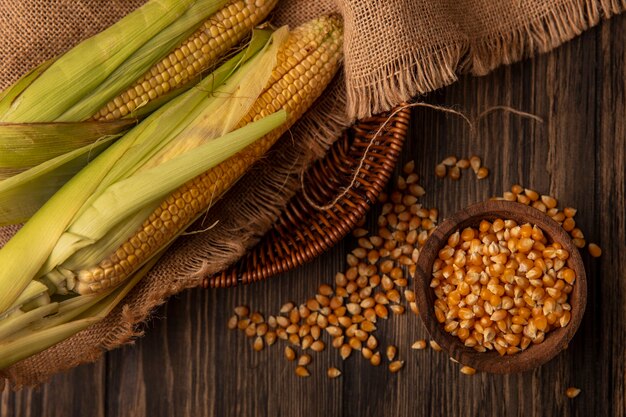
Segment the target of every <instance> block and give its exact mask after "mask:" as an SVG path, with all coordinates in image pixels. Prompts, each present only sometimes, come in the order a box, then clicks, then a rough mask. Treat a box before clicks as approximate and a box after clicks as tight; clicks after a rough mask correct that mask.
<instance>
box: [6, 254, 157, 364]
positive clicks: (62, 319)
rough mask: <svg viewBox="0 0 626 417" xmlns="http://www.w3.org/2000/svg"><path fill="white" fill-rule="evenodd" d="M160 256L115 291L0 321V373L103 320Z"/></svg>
mask: <svg viewBox="0 0 626 417" xmlns="http://www.w3.org/2000/svg"><path fill="white" fill-rule="evenodd" d="M164 252H165V249H164V250H162V251H161V252H159V253H158V254H156V255H155V256H154V257H152V258H151V259H150V260H149V261H148V262H146V264H145V265H143V266H142V267H141V268H140V269H139V270H138V271H137V272H136V273H135V274H133V276H132V277H131V278H130V279H128V280H127V281H126V282H124V283H123V284H122V285H120V286H118V287H116V288H112V289H110V290H108V291H104V292H102V293H100V294H91V295H81V296H76V297H73V298H70V299H68V300H65V301H62V302H55V303H51V304H49V305H47V306H43V307H40V308H38V309H36V310H33V311H31V312H28V313H23V314H21V315H16V317H11V318H9V319H7V320H4V321H0V369H5V368H7V367H9V366H11V365H13V364H14V363H16V362H18V361H20V360H22V359H24V358H27V357H29V356H31V355H34V354H36V353H39V352H41V351H43V350H45V349H48V348H49V347H51V346H54V345H55V344H57V343H60V342H62V341H63V340H65V339H67V338H68V337H71V336H73V335H75V334H77V333H78V332H80V331H82V330H85V329H86V328H88V327H89V326H91V325H93V324H95V323H98V322H99V321H101V320H102V319H104V318H105V317H106V316H107V315H109V314H110V313H111V311H112V310H113V309H114V308H115V307H116V306H117V305H118V304H119V303H120V302H122V300H123V299H124V297H126V295H128V293H129V292H130V291H131V290H132V289H133V288H134V287H135V286H136V285H137V283H139V281H140V280H141V279H143V278H144V277H145V275H146V274H147V273H148V272H149V271H150V269H152V267H153V266H154V265H155V264H156V262H157V261H158V260H159V258H160V257H161V256H162V255H163V253H164ZM24 350H25V351H24Z"/></svg>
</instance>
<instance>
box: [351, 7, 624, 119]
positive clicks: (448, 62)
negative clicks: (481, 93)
mask: <svg viewBox="0 0 626 417" xmlns="http://www.w3.org/2000/svg"><path fill="white" fill-rule="evenodd" d="M624 10H626V1H624V0H576V1H573V2H570V3H566V4H563V5H561V6H560V7H558V8H552V9H550V10H549V11H548V12H547V13H546V14H545V15H543V16H539V17H537V18H536V19H534V20H531V21H530V22H528V23H527V24H525V25H523V26H522V27H520V28H518V29H516V30H513V31H510V32H507V33H498V32H495V33H492V34H491V35H490V36H489V37H485V38H473V40H472V42H471V43H470V44H463V43H459V44H458V45H448V46H447V47H444V48H442V49H440V50H434V51H433V52H432V53H431V54H430V55H429V56H428V58H427V59H425V60H424V59H422V60H420V59H419V57H418V55H419V54H416V53H415V51H414V50H413V49H411V48H407V51H410V53H409V54H407V55H406V56H404V57H402V58H401V59H399V60H396V61H395V62H393V63H391V64H388V65H385V66H382V67H378V68H375V69H374V70H373V71H372V72H370V73H368V74H367V75H366V76H363V77H360V78H358V79H352V80H350V82H349V83H348V84H347V112H348V115H350V117H351V120H356V119H360V118H365V117H369V116H371V115H373V114H377V113H380V112H383V111H387V110H389V109H391V108H392V107H394V106H395V105H397V104H398V103H400V102H402V101H405V100H409V99H411V98H414V97H416V96H419V95H421V94H425V93H428V92H430V91H433V90H435V89H437V88H441V87H444V86H446V85H449V84H452V83H453V82H455V81H456V80H457V79H458V75H457V74H461V73H470V74H473V75H479V76H480V75H486V74H487V73H489V72H490V71H492V70H493V69H495V68H496V67H498V66H500V65H503V64H512V63H514V62H518V61H520V60H522V59H524V58H528V57H530V56H532V55H534V54H536V53H545V52H549V51H551V50H552V49H554V48H556V47H557V46H559V45H561V44H563V43H564V42H567V41H569V40H571V39H573V38H574V37H576V36H578V35H580V34H581V33H582V32H584V31H585V30H587V29H589V28H591V27H593V26H595V25H597V24H598V23H599V22H600V21H601V20H602V19H603V18H604V19H608V18H610V17H611V16H614V15H616V14H619V13H622V12H623V11H624Z"/></svg>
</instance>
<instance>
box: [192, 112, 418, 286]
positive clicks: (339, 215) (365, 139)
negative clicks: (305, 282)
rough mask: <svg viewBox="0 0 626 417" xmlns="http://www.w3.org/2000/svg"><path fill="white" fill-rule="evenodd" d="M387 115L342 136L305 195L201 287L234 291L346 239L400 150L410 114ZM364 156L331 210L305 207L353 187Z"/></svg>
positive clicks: (312, 172) (308, 178) (309, 178)
mask: <svg viewBox="0 0 626 417" xmlns="http://www.w3.org/2000/svg"><path fill="white" fill-rule="evenodd" d="M390 113H391V114H393V111H392V112H390ZM390 113H385V114H380V115H377V116H374V117H371V118H368V119H363V120H361V121H359V122H357V123H356V124H355V125H354V126H353V127H351V128H350V129H348V130H347V131H346V132H344V134H343V135H342V137H341V138H340V139H339V140H337V141H336V142H335V143H334V144H333V146H332V147H331V148H330V149H329V151H328V153H327V155H326V157H325V158H324V159H322V160H319V161H317V162H316V163H315V164H314V165H313V166H312V167H311V168H309V170H308V171H307V172H306V174H305V177H304V189H306V190H307V191H306V196H305V195H304V194H303V192H302V190H300V191H299V192H298V193H297V194H296V195H295V196H294V197H293V198H292V199H291V200H290V201H289V203H288V204H287V207H286V208H285V210H284V211H283V213H282V214H281V215H280V217H279V218H278V220H277V221H276V223H275V224H274V226H273V228H272V229H271V230H270V231H268V232H267V233H266V234H265V236H264V237H263V238H262V239H261V241H260V242H259V243H258V244H257V245H256V246H255V247H254V248H252V249H251V250H250V251H249V252H248V253H247V254H246V255H245V256H244V257H243V258H242V259H241V260H239V261H238V262H237V263H236V264H234V265H232V266H231V267H230V268H228V269H226V270H224V271H223V272H222V273H220V274H216V275H214V276H212V277H207V278H206V279H205V280H204V283H203V285H204V287H205V288H207V287H211V288H216V287H232V286H236V285H240V284H249V283H251V282H256V281H259V280H263V279H267V278H270V277H272V276H274V275H277V274H280V273H283V272H286V271H289V270H292V269H294V268H296V267H298V266H300V265H302V264H304V263H306V262H309V261H311V260H313V259H315V258H316V257H317V256H319V255H320V254H322V253H323V252H325V251H327V250H328V249H330V248H332V247H333V246H334V245H335V244H337V243H338V242H339V241H340V240H341V239H342V238H343V237H345V236H346V235H347V234H348V233H349V232H350V231H351V230H352V229H353V228H354V227H355V226H356V225H357V223H358V222H359V220H361V219H362V218H363V217H364V216H365V215H366V213H367V211H368V210H369V208H370V207H371V205H372V204H373V203H374V202H376V200H377V198H378V195H379V194H380V193H381V191H382V190H383V189H384V187H385V185H386V184H387V182H388V181H389V178H390V177H391V175H392V173H393V170H394V167H395V164H396V161H397V159H398V156H399V155H400V152H401V150H402V146H403V144H404V141H405V138H406V134H407V129H408V124H409V118H410V110H408V109H403V110H400V111H398V112H397V113H396V114H393V116H392V117H391V118H389V115H390ZM383 124H384V128H383V129H382V131H381V132H380V133H378V135H377V132H378V131H379V130H380V128H381V126H382V125H383ZM372 140H374V143H373V144H372V145H371V146H369V145H370V142H371V141H372ZM368 146H369V149H368ZM366 151H367V155H365V162H364V164H363V166H362V167H361V169H360V172H359V174H358V175H357V177H356V181H355V183H354V185H353V186H352V187H351V188H350V189H349V190H348V191H347V193H346V194H345V195H344V196H342V197H341V198H340V199H339V200H338V201H337V202H336V203H335V204H333V205H332V207H331V208H328V209H326V210H319V209H318V208H316V207H314V206H313V205H312V204H311V203H310V202H309V201H310V200H312V201H314V202H315V204H316V205H318V206H324V205H326V204H328V203H329V202H331V201H333V200H334V199H335V198H336V196H337V195H338V194H339V193H341V192H342V191H343V190H344V189H345V188H346V187H348V186H349V185H350V183H351V182H352V179H353V178H354V171H355V170H356V169H357V168H358V166H359V164H360V161H361V160H362V159H363V157H364V154H365V152H366ZM307 196H308V199H307V198H306V197H307Z"/></svg>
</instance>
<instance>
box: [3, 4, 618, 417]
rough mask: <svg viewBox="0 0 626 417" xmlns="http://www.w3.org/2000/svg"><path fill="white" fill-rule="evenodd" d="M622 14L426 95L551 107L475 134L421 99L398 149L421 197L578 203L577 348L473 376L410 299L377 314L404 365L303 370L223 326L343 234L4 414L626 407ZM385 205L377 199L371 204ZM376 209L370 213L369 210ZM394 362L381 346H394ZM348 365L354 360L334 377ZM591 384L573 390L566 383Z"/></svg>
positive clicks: (591, 411) (382, 333)
mask: <svg viewBox="0 0 626 417" xmlns="http://www.w3.org/2000/svg"><path fill="white" fill-rule="evenodd" d="M625 33H626V16H621V17H620V16H618V17H615V18H613V19H612V20H611V21H608V22H605V23H602V24H601V25H600V26H599V27H598V28H595V29H592V30H590V31H588V32H586V33H584V34H583V35H582V36H580V37H578V38H576V39H575V40H573V41H571V42H569V43H567V44H565V45H563V46H562V47H560V48H558V49H557V50H556V51H554V52H552V53H549V54H546V55H542V56H538V57H536V58H533V59H530V60H526V61H524V62H522V63H518V64H515V65H512V66H507V67H503V68H500V69H499V70H497V71H495V72H493V73H492V74H490V75H489V76H486V77H481V78H473V77H462V78H461V80H460V81H459V82H457V83H456V84H454V85H453V86H451V87H448V88H444V89H442V90H440V91H438V92H436V93H434V94H430V95H429V96H427V97H425V101H427V102H430V103H434V104H441V105H447V106H454V107H455V108H457V109H458V110H460V111H463V112H465V113H466V114H468V115H470V116H471V117H475V116H477V115H478V114H479V113H480V112H481V111H483V110H485V109H487V108H488V107H490V106H496V105H508V106H512V107H514V108H517V109H521V110H525V111H528V112H532V113H534V114H537V115H539V116H541V118H543V120H544V122H543V123H538V122H536V121H534V120H530V119H522V118H520V117H518V116H515V115H511V114H505V113H502V112H495V113H492V114H490V115H488V116H486V117H485V118H484V119H483V120H482V122H481V123H480V125H477V129H476V132H475V134H472V135H470V131H469V129H468V127H467V126H466V125H465V124H464V122H463V121H461V119H459V118H456V117H454V116H450V115H446V114H443V113H441V112H435V111H433V110H429V109H423V108H419V109H414V112H413V119H412V125H411V128H410V137H409V140H408V143H407V146H406V148H405V152H404V155H403V157H402V160H403V162H406V161H408V160H410V159H415V161H416V166H417V171H418V172H419V173H420V175H421V177H422V178H423V179H422V184H423V185H424V187H425V188H426V189H427V195H426V197H425V199H424V204H425V205H426V206H428V207H438V208H439V209H440V213H441V215H443V216H445V215H446V214H450V213H452V212H454V211H456V210H458V209H460V208H462V207H464V206H466V205H468V204H470V203H473V202H477V201H481V200H484V199H487V198H488V197H490V196H492V195H497V194H501V193H502V192H503V191H505V190H506V189H507V188H509V187H510V186H511V185H513V184H515V183H520V184H523V185H524V186H526V187H532V188H534V189H536V190H538V191H540V192H544V193H549V194H551V195H554V196H556V197H558V199H559V200H560V201H561V203H563V204H564V205H569V206H573V207H576V208H578V214H577V216H576V219H577V221H578V224H579V225H580V227H581V228H582V229H583V231H584V232H585V234H586V237H587V240H588V241H593V242H598V243H599V244H600V245H601V246H602V248H603V251H604V253H603V255H602V257H601V258H599V259H592V258H591V257H590V256H589V254H588V253H587V251H586V250H585V251H584V252H583V258H584V261H585V264H586V267H587V273H588V281H589V297H588V300H589V301H588V305H587V311H586V314H585V317H584V320H583V323H582V326H581V328H580V330H579V332H578V333H577V335H576V336H575V338H574V340H573V342H572V343H571V344H570V347H569V349H568V350H567V351H565V352H563V353H562V354H560V355H559V356H558V357H557V358H556V359H554V360H552V361H551V362H549V363H548V364H546V365H544V366H542V367H541V368H539V369H536V370H534V371H531V372H526V373H524V374H520V375H508V376H499V375H487V374H476V375H475V376H471V377H470V376H465V375H462V374H461V373H459V366H458V365H457V364H455V363H452V362H451V361H449V360H448V358H447V357H446V355H445V354H444V353H437V352H435V351H433V350H431V349H427V350H425V351H413V350H411V349H410V346H411V344H412V343H413V341H414V340H416V339H420V338H425V337H426V336H427V335H426V333H425V330H424V328H423V326H422V324H421V323H420V320H419V319H418V318H417V317H416V316H415V315H413V314H411V313H409V314H405V315H403V316H399V317H396V318H393V319H392V320H388V321H387V322H385V323H383V324H382V325H380V326H379V327H380V328H379V330H378V331H377V333H376V334H377V336H378V338H379V340H380V341H381V343H382V344H383V345H384V346H385V345H387V344H395V345H397V346H398V347H399V354H400V357H401V358H402V359H404V360H405V361H406V365H405V367H404V369H403V370H402V371H401V372H399V373H398V374H391V373H389V372H388V370H387V367H386V366H380V367H378V368H374V367H372V366H371V365H369V363H367V362H366V361H364V360H363V359H362V358H361V357H359V356H358V355H353V356H352V357H350V358H349V359H348V360H347V361H345V362H342V360H341V358H340V357H339V354H338V352H337V351H336V350H334V349H327V350H326V351H324V352H322V353H318V354H314V355H313V363H312V364H311V365H310V366H309V368H310V370H311V373H312V376H311V377H310V378H308V379H301V378H298V377H296V375H295V374H294V368H295V365H294V364H293V363H289V362H287V361H286V360H285V359H284V357H283V347H284V343H282V342H281V343H277V344H276V345H274V347H272V348H269V349H265V350H263V351H262V352H260V353H256V352H254V351H253V350H252V349H251V346H250V345H251V343H250V341H249V340H248V339H247V338H246V337H245V336H244V335H243V334H242V333H241V332H233V331H228V330H227V329H226V321H227V319H228V317H229V316H230V315H231V314H232V311H233V308H234V307H235V306H236V305H239V304H243V303H245V304H248V305H250V306H251V307H252V308H253V309H258V310H260V311H263V312H265V313H266V314H272V313H277V311H278V309H279V307H280V305H281V304H282V303H283V302H285V301H288V300H295V301H297V302H302V301H304V300H306V299H307V298H308V297H310V296H312V295H313V294H315V291H316V288H317V287H318V285H319V284H320V283H323V282H330V281H331V280H332V278H333V276H334V274H335V272H336V271H339V270H341V269H342V268H343V267H344V259H345V255H346V253H347V252H348V251H350V250H352V248H354V247H355V241H354V239H352V238H349V239H346V240H345V241H344V242H342V244H341V245H339V246H338V247H336V248H335V249H334V250H333V251H332V252H330V253H328V254H326V255H325V256H322V257H320V258H319V259H318V260H317V261H315V262H313V263H311V264H309V265H307V266H305V267H303V268H301V269H299V270H297V271H295V272H293V273H290V274H286V275H284V276H280V277H277V278H274V279H272V280H270V281H269V282H264V283H260V284H257V285H254V286H251V287H245V288H244V287H241V288H237V289H232V290H214V291H204V290H195V291H188V292H186V293H183V294H181V295H180V296H178V297H175V298H174V299H172V300H170V301H169V302H168V303H167V305H166V306H164V307H163V308H161V309H160V310H159V311H157V312H156V314H155V315H154V318H153V319H152V320H151V321H150V322H149V323H148V325H147V326H146V329H145V330H146V336H145V337H143V338H141V339H139V340H138V341H137V342H136V344H135V345H134V346H129V347H126V348H123V349H120V350H117V351H114V352H111V353H109V354H107V355H106V357H104V358H103V359H102V360H100V361H99V362H97V363H96V364H93V365H89V366H82V367H80V368H78V369H75V370H74V371H72V372H69V373H67V374H63V375H59V376H57V377H55V378H53V379H52V380H51V381H50V382H49V383H48V384H46V385H44V386H42V387H40V388H39V389H35V390H23V391H21V392H18V393H9V392H6V391H5V392H4V393H3V394H2V396H1V397H0V398H1V402H0V415H2V416H37V417H39V416H70V415H75V416H83V417H86V416H109V417H114V416H183V415H184V416H192V415H193V416H195V415H210V416H219V417H223V416H271V417H275V416H328V417H330V416H382V415H385V416H437V415H447V416H470V415H475V416H514V415H515V416H569V415H575V416H585V417H587V416H624V415H626V400H625V398H626V385H625V381H626V326H625V325H624V323H625V322H626V308H625V305H626V276H625V273H624V271H625V270H626V225H625V219H626V212H625V207H626V205H625V197H626V195H625V191H626V190H625V181H626V178H625V165H624V155H625V148H626V123H625V122H624V118H625V116H626V49H625V48H626V44H625V42H624V34H625ZM474 153H475V154H478V155H480V156H482V157H483V160H484V162H485V165H486V166H487V167H489V168H490V169H491V174H490V176H489V178H488V180H484V181H477V180H476V179H475V177H474V175H470V174H469V173H467V171H466V172H465V173H464V175H463V176H462V178H461V180H460V181H457V182H453V181H450V180H445V181H442V180H438V179H436V178H435V177H434V174H433V173H434V166H435V164H436V163H437V162H438V161H441V160H442V159H443V158H444V157H446V156H448V155H451V154H454V155H458V156H464V155H467V156H469V155H470V154H474ZM372 218H374V219H375V218H376V217H375V213H371V215H370V219H372ZM370 224H371V220H370ZM384 363H386V362H384ZM329 366H337V367H339V368H340V369H341V370H342V371H343V375H342V376H341V377H340V378H338V379H336V380H329V379H328V378H327V377H326V369H327V368H328V367H329ZM569 386H576V387H579V388H581V389H582V392H581V394H580V395H579V396H578V397H577V398H575V399H569V398H567V397H566V396H565V389H566V388H567V387H569Z"/></svg>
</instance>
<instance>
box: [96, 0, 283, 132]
mask: <svg viewBox="0 0 626 417" xmlns="http://www.w3.org/2000/svg"><path fill="white" fill-rule="evenodd" d="M277 1H278V0H233V1H231V2H229V3H228V4H226V5H225V6H224V7H223V8H222V9H221V10H220V11H218V12H217V13H215V14H214V15H213V16H211V17H210V18H209V19H207V20H206V21H205V22H204V23H203V24H202V26H200V28H198V29H197V30H196V31H195V32H194V33H193V34H192V35H191V36H190V37H189V38H188V39H186V40H185V41H184V42H183V43H182V44H181V45H179V46H178V47H177V48H176V49H175V50H174V51H172V52H171V53H170V54H169V55H168V56H166V57H165V58H163V59H162V60H161V61H160V62H158V63H156V64H155V65H153V66H152V68H150V70H148V71H147V72H146V73H145V74H144V75H143V76H142V77H141V78H140V79H139V80H137V81H136V82H135V83H134V84H132V85H131V86H130V87H128V88H127V89H126V91H124V92H123V93H121V94H119V95H118V96H117V97H115V98H114V99H112V100H111V101H109V102H108V103H107V104H106V105H105V106H104V107H103V108H102V109H100V110H99V111H98V112H97V113H96V114H95V115H94V116H93V117H92V118H93V119H94V120H115V119H120V118H122V117H124V116H127V115H128V114H130V113H131V112H132V111H133V110H135V109H136V108H137V107H139V106H140V105H144V104H145V103H147V102H149V101H151V100H154V99H156V98H158V97H161V96H163V95H164V94H167V93H168V92H169V91H171V90H174V89H176V88H178V87H181V86H182V85H184V84H185V83H187V82H188V81H190V80H191V79H192V78H194V77H195V76H197V75H198V74H200V73H201V72H203V71H204V70H206V69H208V68H209V67H210V66H211V65H212V64H213V63H215V60H216V59H217V58H219V57H220V56H222V55H223V54H224V53H225V52H226V51H227V50H228V49H230V48H231V47H233V46H234V45H236V44H237V43H238V42H239V40H240V39H241V38H242V37H243V35H242V34H243V33H247V32H249V31H250V30H251V29H252V28H253V27H254V26H256V25H257V24H258V23H259V22H261V21H262V20H263V19H264V18H265V17H266V16H267V15H268V14H269V12H270V11H271V10H272V8H274V6H275V5H276V2H277Z"/></svg>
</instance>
